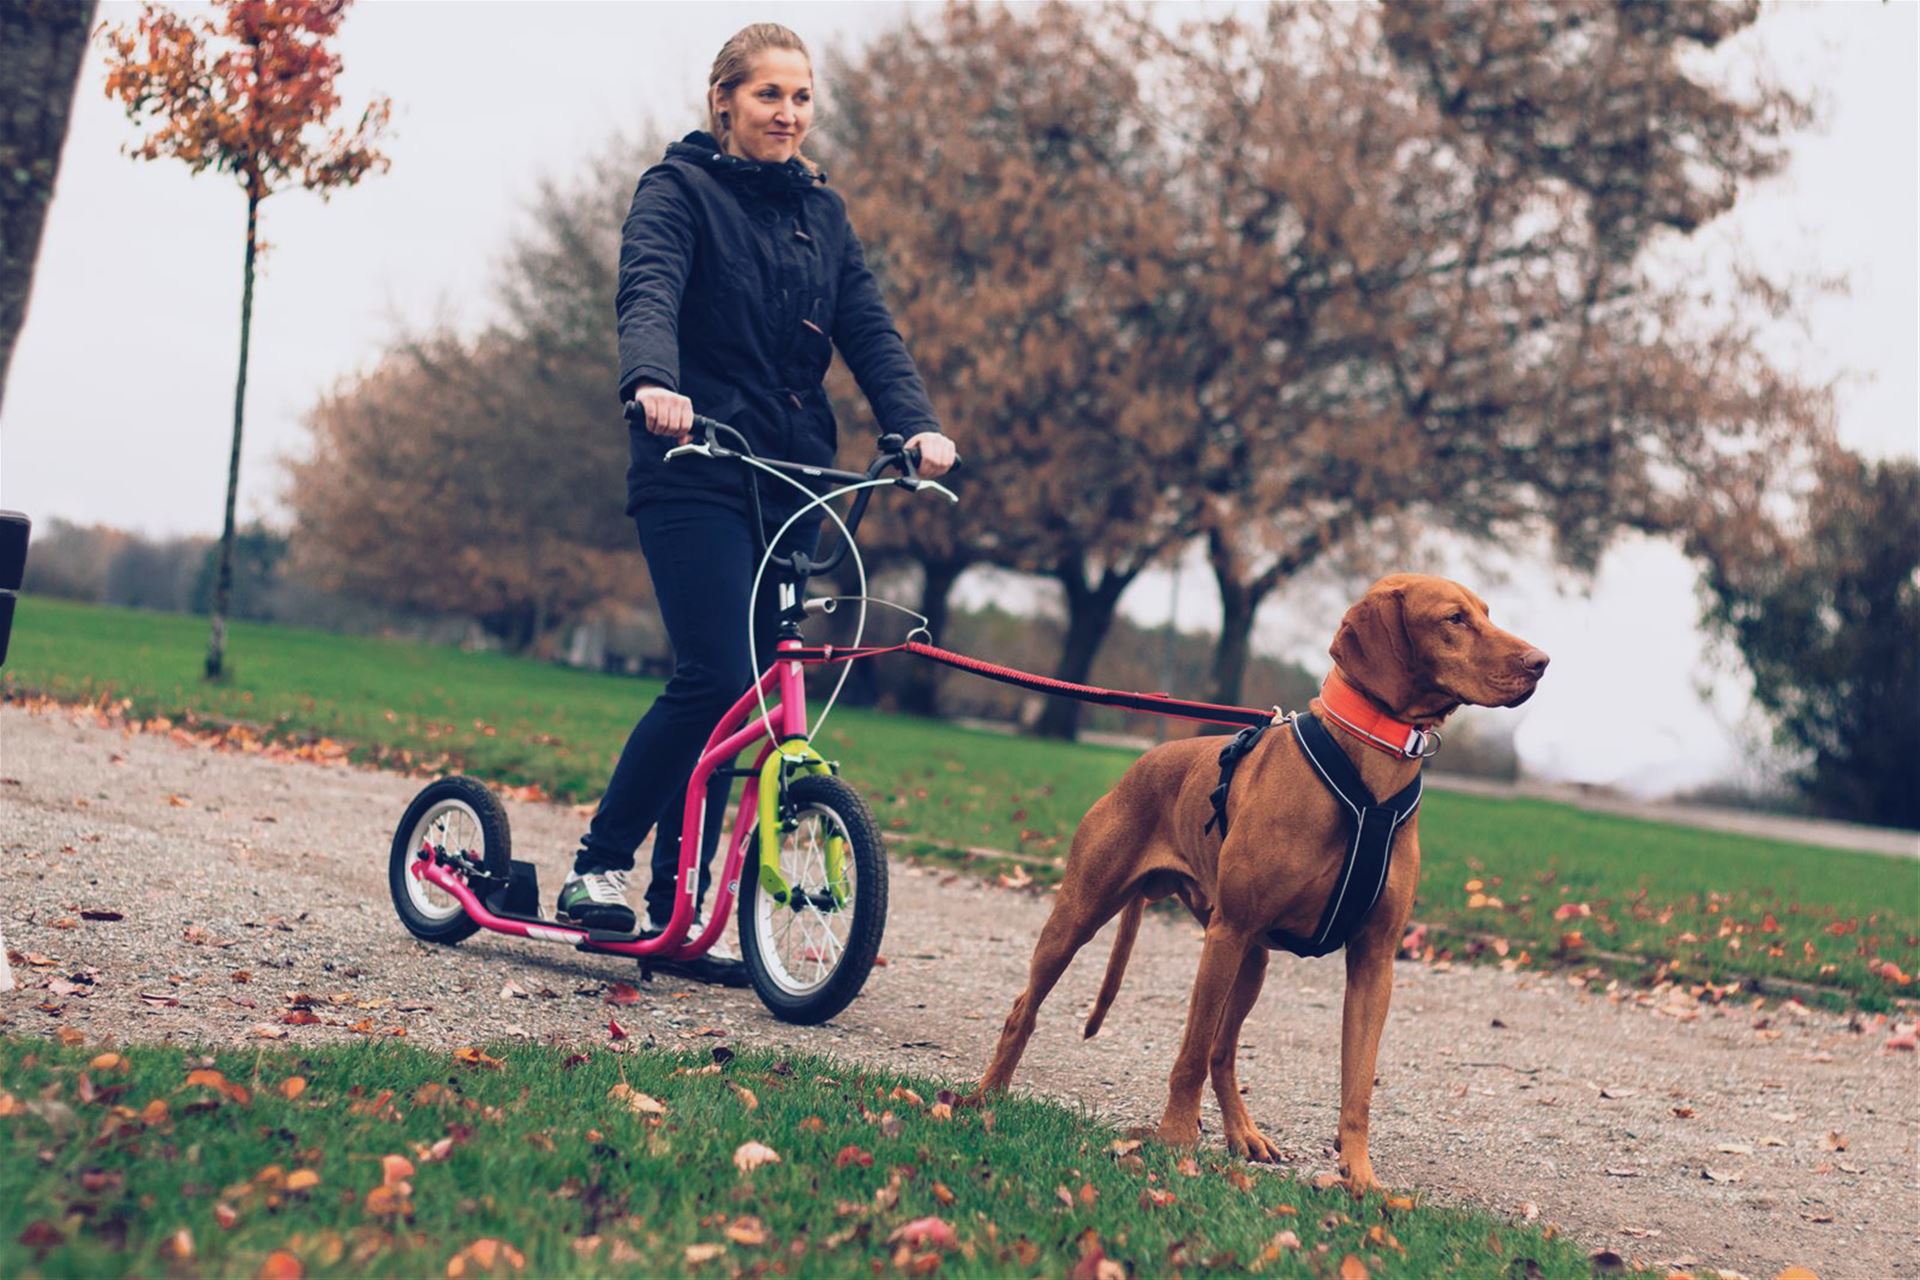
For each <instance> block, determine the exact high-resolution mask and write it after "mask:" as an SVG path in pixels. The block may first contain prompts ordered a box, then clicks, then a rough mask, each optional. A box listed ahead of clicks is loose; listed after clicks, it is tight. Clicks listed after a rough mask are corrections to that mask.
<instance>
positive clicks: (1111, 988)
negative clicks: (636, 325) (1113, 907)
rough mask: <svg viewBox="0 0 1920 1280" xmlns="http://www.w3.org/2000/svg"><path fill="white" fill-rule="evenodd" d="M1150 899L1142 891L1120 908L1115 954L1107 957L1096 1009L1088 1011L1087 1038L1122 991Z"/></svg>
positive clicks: (1098, 1025) (1095, 1001)
mask: <svg viewBox="0 0 1920 1280" xmlns="http://www.w3.org/2000/svg"><path fill="white" fill-rule="evenodd" d="M1146 909H1147V900H1146V899H1145V898H1144V897H1141V896H1139V895H1138V894H1136V895H1134V897H1133V898H1132V899H1130V900H1129V901H1128V903H1127V905H1126V906H1124V907H1122V908H1121V909H1120V932H1119V933H1117V934H1115V935H1114V938H1113V954H1112V955H1109V956H1108V957H1107V976H1106V977H1104V978H1102V979H1101V980H1100V994H1099V995H1097V996H1095V997H1094V1000H1093V1012H1092V1013H1090V1014H1088V1015H1087V1030H1086V1038H1087V1039H1089V1040H1091V1039H1092V1038H1093V1036H1094V1034H1095V1033H1096V1032H1098V1031H1099V1030H1100V1023H1101V1021H1102V1020H1104V1019H1105V1018H1106V1016H1107V1008H1108V1006H1109V1005H1111V1004H1112V1003H1113V998H1114V997H1115V996H1117V995H1119V994H1120V979H1121V977H1123V976H1124V975H1125V974H1126V972H1127V957H1128V956H1129V955H1131V954H1132V953H1133V939H1134V935H1135V934H1137V933H1139V932H1140V916H1141V913H1142V912H1144V911H1145V910H1146Z"/></svg>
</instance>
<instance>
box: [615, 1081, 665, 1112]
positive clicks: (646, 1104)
mask: <svg viewBox="0 0 1920 1280" xmlns="http://www.w3.org/2000/svg"><path fill="white" fill-rule="evenodd" d="M607 1096H608V1097H609V1098H612V1099H613V1100H614V1101H615V1102H619V1103H624V1104H625V1105H626V1108H627V1110H629V1111H631V1112H633V1113H634V1114H635V1115H637V1116H663V1115H665V1114H667V1104H666V1103H664V1102H662V1101H660V1099H658V1098H655V1097H653V1096H651V1095H650V1094H645V1093H642V1092H640V1091H639V1090H638V1089H636V1088H634V1087H633V1086H632V1085H630V1084H628V1083H627V1082H626V1081H625V1080H622V1081H621V1082H620V1083H619V1084H616V1085H615V1086H613V1088H611V1089H609V1090H607Z"/></svg>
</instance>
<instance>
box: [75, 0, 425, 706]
mask: <svg viewBox="0 0 1920 1280" xmlns="http://www.w3.org/2000/svg"><path fill="white" fill-rule="evenodd" d="M349 3H350V0H215V4H214V10H215V12H214V16H212V17H208V18H193V19H189V18H183V17H181V16H180V15H178V14H175V13H171V12H169V11H168V10H166V9H162V8H160V7H158V6H157V5H154V4H151V3H149V4H147V5H145V6H144V7H143V8H142V10H141V13H140V17H139V20H138V21H136V22H135V23H134V24H133V25H132V26H131V27H127V26H116V27H108V28H106V29H104V31H103V38H104V39H105V41H106V45H107V96H108V97H109V98H116V99H118V100H119V101H121V102H122V103H124V104H125V106H126V108H127V117H128V118H129V119H130V120H132V121H134V122H135V123H136V124H143V125H145V126H147V132H146V136H145V138H144V139H143V140H142V141H141V142H140V143H138V144H137V145H134V146H132V147H129V148H128V150H129V153H130V154H131V155H133V156H134V157H136V158H138V159H141V160H158V159H161V158H162V157H168V156H171V157H173V158H175V159H178V160H184V161H185V162H186V163H187V165H188V166H189V167H190V168H192V170H193V171H194V172H195V173H199V172H201V171H203V170H206V169H214V170H217V171H220V172H223V173H230V174H232V175H233V176H234V177H235V178H237V179H238V180H239V182H240V187H241V189H242V190H243V191H245V192H246V196H247V255H246V273H245V276H244V281H245V283H244V284H243V286H242V289H241V295H240V372H239V376H238V377H237V378H236V379H235V382H234V390H233V449H232V452H231V454H230V455H229V456H228V460H227V505H226V521H225V525H224V527H223V529H222V532H221V535H220V569H219V576H218V578H217V579H216V580H215V585H214V595H213V633H212V636H211V638H210V639H209V641H208V644H207V663H206V672H207V678H208V679H216V678H218V677H219V676H220V674H221V672H222V670H223V667H224V664H225V659H226V641H227V616H226V615H227V599H228V596H229V595H230V594H231V592H232V588H233V538H234V528H233V516H234V499H235V496H236V494H237V492H238V489H239V484H240V433H241V425H242V422H243V420H244V412H245V409H246V400H247V339H248V333H249V330H250V329H251V327H252V323H253V274H254V265H255V262H256V260H257V259H258V257H259V253H260V238H259V226H260V202H261V201H263V200H265V199H266V198H267V197H268V196H270V195H272V194H273V193H274V192H276V191H279V190H282V189H284V188H286V187H288V186H300V187H304V188H306V189H307V190H309V191H313V192H316V193H318V194H319V195H320V197H321V198H322V199H325V198H326V196H327V195H328V193H329V192H331V191H332V190H333V188H335V187H350V186H352V185H353V184H354V183H356V182H358V181H359V180H360V179H361V178H362V177H363V176H365V175H366V174H367V173H368V172H369V171H371V170H384V169H386V167H387V159H386V157H385V156H383V155H382V154H380V152H379V151H377V150H375V149H374V143H375V142H377V141H378V140H379V138H380V135H381V134H382V132H384V130H385V129H386V125H387V120H388V116H389V114H390V111H391V106H392V104H391V102H390V100H389V99H386V98H380V99H376V100H375V101H373V102H371V103H369V104H368V106H367V107H366V109H365V110H364V111H362V112H361V115H360V122H359V124H358V125H356V126H355V127H354V129H353V130H352V131H351V132H348V131H346V130H345V129H341V128H337V127H336V128H329V122H330V120H331V118H332V116H333V113H334V112H335V111H336V110H337V109H338V108H339V106H340V95H339V93H338V92H337V91H336V90H335V89H334V80H335V78H336V77H337V76H338V75H339V74H340V57H339V55H338V54H336V53H335V52H333V50H332V48H331V47H330V44H331V42H332V40H333V38H334V36H335V35H336V34H338V32H339V30H340V22H341V18H342V17H343V16H344V14H345V12H346V8H347V5H348V4H349Z"/></svg>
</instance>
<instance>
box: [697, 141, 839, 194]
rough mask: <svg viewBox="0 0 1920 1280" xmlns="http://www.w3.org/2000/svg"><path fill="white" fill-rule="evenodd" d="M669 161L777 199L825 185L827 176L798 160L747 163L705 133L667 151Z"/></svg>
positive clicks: (752, 161)
mask: <svg viewBox="0 0 1920 1280" xmlns="http://www.w3.org/2000/svg"><path fill="white" fill-rule="evenodd" d="M665 159H668V160H678V161H680V162H682V163H684V164H692V165H697V166H699V167H700V168H702V169H705V170H707V171H708V172H709V173H711V174H713V175H714V176H715V177H717V178H719V179H721V180H722V181H725V182H730V183H738V184H739V185H741V186H743V187H746V188H748V189H749V190H752V191H754V192H756V193H759V194H763V195H774V194H777V193H780V192H785V191H794V192H798V191H806V190H810V189H812V188H813V187H816V186H820V185H822V184H824V183H825V182H826V180H827V175H826V174H824V173H815V172H814V171H813V170H811V169H809V168H807V166H805V165H804V164H801V163H800V161H798V160H788V161H786V162H785V163H783V164H769V163H768V162H766V161H764V160H746V159H743V158H741V157H740V156H731V155H728V154H726V153H725V152H723V151H722V150H720V144H719V143H717V142H715V141H714V140H713V135H712V134H710V133H708V132H706V131H705V130H704V129H696V130H694V131H693V132H692V133H690V134H688V135H687V136H686V137H684V138H682V139H680V141H678V142H675V143H673V144H671V145H670V146H668V147H667V154H666V156H665Z"/></svg>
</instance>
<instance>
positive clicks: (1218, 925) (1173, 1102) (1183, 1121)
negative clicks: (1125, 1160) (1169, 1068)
mask: <svg viewBox="0 0 1920 1280" xmlns="http://www.w3.org/2000/svg"><path fill="white" fill-rule="evenodd" d="M1250 941H1251V939H1250V936H1249V935H1248V934H1247V932H1246V931H1245V930H1244V929H1241V928H1239V927H1238V926H1236V925H1234V924H1232V923H1231V922H1229V921H1228V920H1227V919H1226V917H1225V916H1224V915H1223V914H1220V913H1216V914H1215V915H1214V917H1213V920H1212V922H1211V923H1209V924H1208V925H1207V941H1206V945H1205V946H1204V947H1202V948H1201V951H1200V972H1199V974H1198V975H1196V976H1195V978H1194V980H1193V998H1192V1000H1191V1001H1190V1002H1189V1003H1188V1005H1187V1029H1186V1033H1185V1035H1184V1036H1183V1037H1182V1038H1181V1041H1180V1056H1179V1057H1177V1058H1175V1059H1174V1063H1173V1074H1172V1076H1171V1077H1170V1078H1169V1079H1168V1081H1167V1110H1166V1114H1165V1115H1163V1116H1162V1117H1161V1118H1160V1140H1161V1141H1162V1142H1171V1143H1177V1144H1180V1145H1183V1146H1191V1145H1192V1144H1193V1143H1196V1142H1198V1141H1199V1140H1200V1090H1201V1088H1202V1086H1204V1085H1205V1084H1206V1082H1207V1067H1208V1064H1209V1062H1210V1060H1211V1059H1212V1057H1213V1046H1214V1042H1215V1040H1216V1039H1218V1037H1219V1035H1220V1029H1221V1026H1222V1024H1223V1023H1224V1022H1225V1021H1226V1015H1227V1010H1228V1007H1229V1005H1230V1004H1231V1001H1232V996H1233V988H1234V983H1235V981H1236V980H1237V979H1238V978H1239V976H1240V969H1241V965H1242V963H1243V962H1244V961H1245V959H1246V955H1247V951H1248V950H1249V943H1250Z"/></svg>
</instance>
